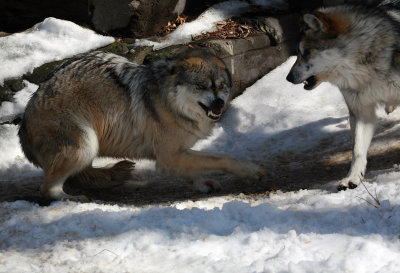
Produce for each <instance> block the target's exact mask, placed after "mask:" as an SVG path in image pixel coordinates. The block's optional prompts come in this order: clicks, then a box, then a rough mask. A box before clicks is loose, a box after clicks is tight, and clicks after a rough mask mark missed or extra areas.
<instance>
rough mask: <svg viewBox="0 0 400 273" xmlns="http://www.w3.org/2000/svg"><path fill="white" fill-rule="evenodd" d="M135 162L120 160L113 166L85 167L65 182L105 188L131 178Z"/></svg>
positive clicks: (91, 187) (85, 186) (93, 187)
mask: <svg viewBox="0 0 400 273" xmlns="http://www.w3.org/2000/svg"><path fill="white" fill-rule="evenodd" d="M134 166H135V163H133V162H132V161H128V160H122V161H119V162H118V163H116V164H114V165H113V166H107V167H102V168H94V167H92V166H89V167H86V168H85V169H83V170H82V171H80V172H79V173H77V174H74V175H73V176H71V177H69V178H68V180H67V182H68V183H72V184H73V185H74V186H77V187H80V188H85V189H106V188H111V187H115V186H120V185H122V184H124V183H125V182H126V181H127V180H129V178H131V176H132V174H131V172H132V170H133V169H134Z"/></svg>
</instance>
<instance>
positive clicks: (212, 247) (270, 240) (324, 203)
mask: <svg viewBox="0 0 400 273" xmlns="http://www.w3.org/2000/svg"><path fill="white" fill-rule="evenodd" d="M399 179H400V175H399V174H388V175H385V176H384V177H382V178H378V181H379V180H382V181H379V184H375V183H374V184H372V185H371V184H369V185H368V187H370V188H371V190H372V191H374V189H376V190H377V195H378V196H379V197H380V198H382V199H381V201H382V203H385V204H386V205H385V206H382V207H380V208H374V207H372V206H370V205H368V204H367V203H366V202H365V201H363V200H362V199H360V198H368V194H367V193H366V191H365V190H363V188H361V187H360V188H358V189H356V190H354V191H347V192H340V193H335V194H332V193H329V192H322V191H306V190H305V191H300V192H298V193H287V194H283V193H279V194H277V195H273V196H271V198H268V199H263V200H257V201H255V202H246V201H232V198H229V197H221V198H211V199H209V200H207V201H206V202H204V201H202V202H199V204H197V203H198V202H182V203H178V204H176V205H172V206H168V207H163V206H152V207H148V208H134V207H130V206H126V207H120V206H110V205H100V204H77V203H72V202H57V203H54V204H53V205H51V206H50V207H45V208H43V207H38V206H35V205H32V204H29V203H26V202H15V203H3V204H0V210H1V211H2V215H3V216H2V218H0V219H1V221H2V224H1V225H0V248H1V250H2V251H1V252H0V257H1V262H0V272H78V271H79V272H108V273H112V272H160V271H162V272H193V273H196V272H199V273H200V272H218V273H221V272H241V273H245V272H299V273H300V272H355V273H357V272H360V273H367V272H397V270H398V268H399V266H400V252H399V238H398V236H399V231H400V230H399V226H400V207H399V205H400V198H399V196H400V184H399V183H398V181H399ZM385 180H386V181H385ZM358 197H360V198H358ZM204 203H207V205H206V207H205V206H204ZM221 204H222V205H221Z"/></svg>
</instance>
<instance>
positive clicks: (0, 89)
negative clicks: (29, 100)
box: [0, 79, 25, 104]
mask: <svg viewBox="0 0 400 273" xmlns="http://www.w3.org/2000/svg"><path fill="white" fill-rule="evenodd" d="M24 87H25V85H24V83H23V82H22V79H10V80H6V81H5V82H4V85H3V86H1V85H0V104H1V102H3V101H12V100H13V96H14V95H15V93H16V92H17V91H19V90H21V89H23V88H24Z"/></svg>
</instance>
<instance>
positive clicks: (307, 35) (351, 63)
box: [287, 5, 400, 190]
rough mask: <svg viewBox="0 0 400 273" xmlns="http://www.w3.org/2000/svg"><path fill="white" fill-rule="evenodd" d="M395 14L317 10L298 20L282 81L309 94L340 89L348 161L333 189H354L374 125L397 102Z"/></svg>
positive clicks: (385, 9)
mask: <svg viewBox="0 0 400 273" xmlns="http://www.w3.org/2000/svg"><path fill="white" fill-rule="evenodd" d="M399 22H400V13H398V11H397V10H396V9H394V8H392V6H389V5H383V6H380V7H378V8H367V7H365V6H338V7H330V8H322V9H319V10H317V11H315V12H314V13H309V14H305V15H304V16H303V18H302V25H303V26H302V35H303V37H302V39H301V41H300V44H299V48H298V56H297V61H296V63H295V64H294V65H293V67H292V69H291V71H290V72H289V74H288V76H287V80H288V81H290V82H292V83H295V84H299V83H304V88H305V89H306V90H312V89H314V88H315V87H316V86H318V85H319V84H320V83H321V82H323V81H327V82H330V83H332V84H335V85H336V86H338V87H339V89H340V90H341V92H342V94H343V97H344V99H345V101H346V104H347V106H348V108H349V113H350V127H351V133H352V137H353V159H352V163H351V168H350V171H349V173H348V175H347V177H345V178H344V179H342V180H341V181H340V183H339V185H338V189H339V190H343V189H346V188H355V187H357V186H358V185H359V184H360V182H361V180H362V179H363V177H364V173H365V168H366V165H367V152H368V147H369V145H370V143H371V139H372V137H373V133H374V127H375V123H376V120H377V117H376V113H375V108H376V106H377V105H378V104H381V105H385V106H386V110H387V112H390V111H392V110H393V109H394V107H395V106H396V105H397V104H399V103H400V23H399Z"/></svg>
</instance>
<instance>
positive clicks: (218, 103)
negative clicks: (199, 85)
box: [210, 98, 225, 110]
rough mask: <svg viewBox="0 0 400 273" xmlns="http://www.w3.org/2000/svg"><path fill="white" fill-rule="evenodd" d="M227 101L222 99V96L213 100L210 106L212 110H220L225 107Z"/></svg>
mask: <svg viewBox="0 0 400 273" xmlns="http://www.w3.org/2000/svg"><path fill="white" fill-rule="evenodd" d="M224 104H225V102H224V101H223V100H222V99H220V98H216V99H215V100H213V102H212V103H211V106H210V108H211V109H212V110H220V109H221V108H222V107H224Z"/></svg>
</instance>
